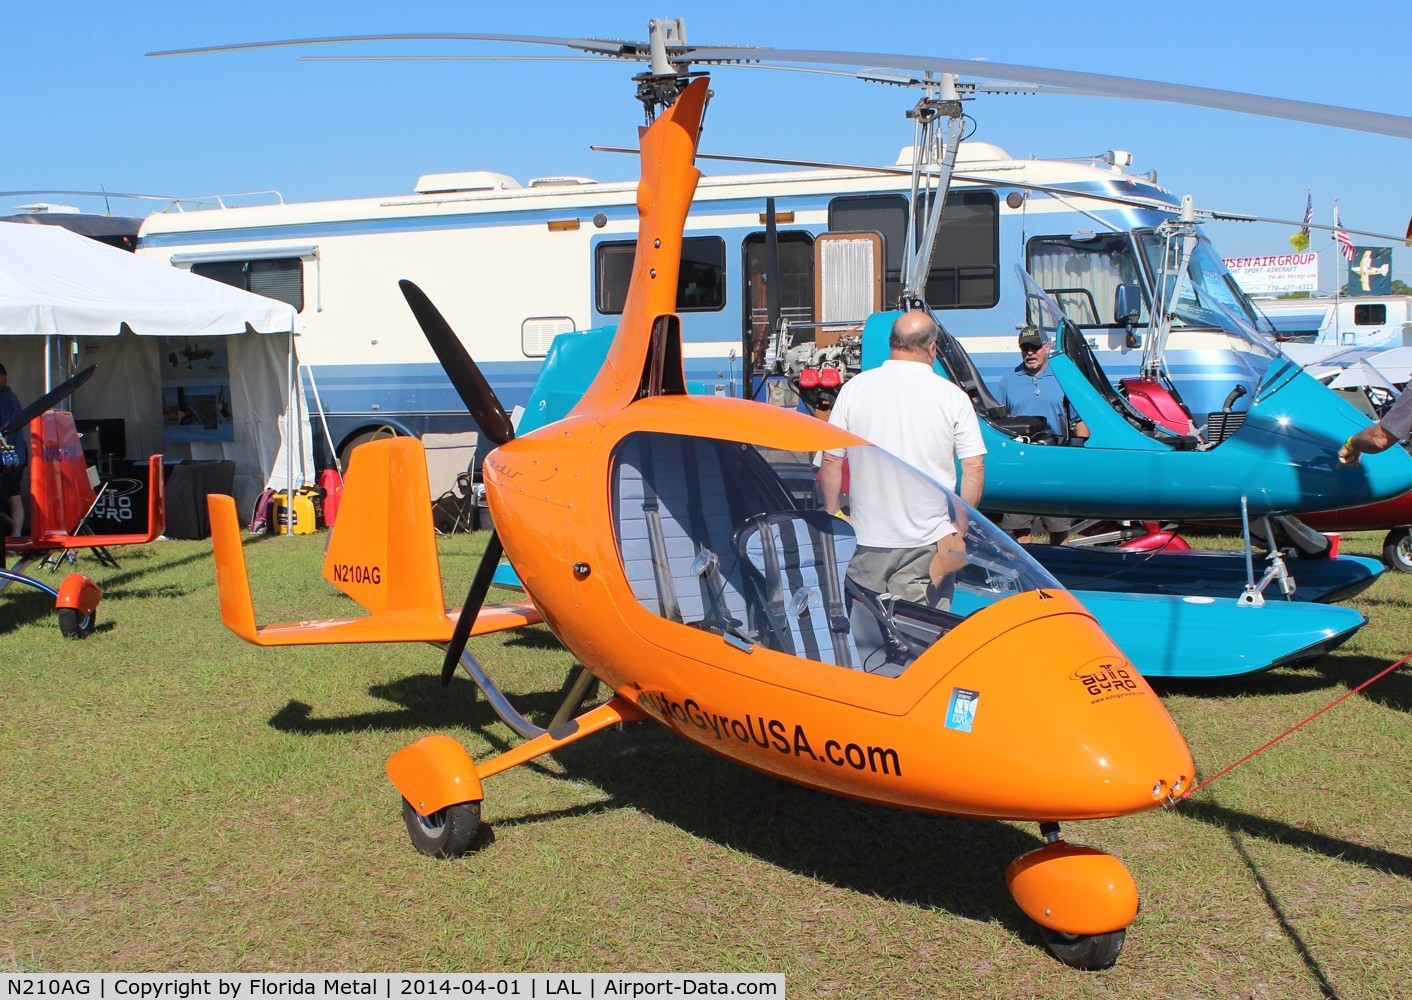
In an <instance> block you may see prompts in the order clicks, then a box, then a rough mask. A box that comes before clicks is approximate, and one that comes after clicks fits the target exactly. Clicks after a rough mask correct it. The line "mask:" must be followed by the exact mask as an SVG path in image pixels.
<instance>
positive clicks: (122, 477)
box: [88, 459, 235, 538]
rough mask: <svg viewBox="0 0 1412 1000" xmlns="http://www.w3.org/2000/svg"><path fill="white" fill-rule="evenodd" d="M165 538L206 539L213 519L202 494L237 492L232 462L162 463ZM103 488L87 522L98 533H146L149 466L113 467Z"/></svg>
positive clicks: (124, 464)
mask: <svg viewBox="0 0 1412 1000" xmlns="http://www.w3.org/2000/svg"><path fill="white" fill-rule="evenodd" d="M162 475H163V478H164V479H165V480H166V492H167V526H166V529H165V531H164V534H165V535H166V536H167V537H168V538H209V537H211V520H210V515H209V514H208V513H207V511H206V495H207V494H209V493H224V494H227V495H229V494H231V493H233V492H234V489H235V463H234V462H233V461H230V460H228V459H217V460H213V461H185V462H166V463H164V464H163V466H162ZM105 482H106V483H107V489H106V490H105V491H104V493H103V496H102V497H101V498H100V499H99V502H98V506H97V508H96V509H95V510H94V511H93V513H92V515H90V517H89V519H88V526H89V527H90V528H91V529H92V530H93V531H95V532H98V533H107V532H112V533H118V532H123V533H135V532H141V531H146V530H147V490H148V482H147V462H146V461H145V460H144V461H141V462H133V461H121V462H114V463H112V472H111V474H110V475H109V476H108V477H107V478H106V479H105Z"/></svg>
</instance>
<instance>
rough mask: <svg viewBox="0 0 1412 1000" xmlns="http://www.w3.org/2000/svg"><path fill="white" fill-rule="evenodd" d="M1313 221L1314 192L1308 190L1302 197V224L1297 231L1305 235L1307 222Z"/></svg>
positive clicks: (1307, 233) (1307, 229) (1306, 233)
mask: <svg viewBox="0 0 1412 1000" xmlns="http://www.w3.org/2000/svg"><path fill="white" fill-rule="evenodd" d="M1313 221H1314V192H1313V191H1310V192H1309V193H1308V194H1307V195H1305V198H1304V225H1302V226H1300V227H1299V231H1300V232H1301V233H1303V234H1304V235H1305V236H1308V235H1309V224H1310V223H1311V222H1313Z"/></svg>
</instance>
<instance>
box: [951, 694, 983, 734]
mask: <svg viewBox="0 0 1412 1000" xmlns="http://www.w3.org/2000/svg"><path fill="white" fill-rule="evenodd" d="M980 700H981V693H980V692H979V691H972V690H970V689H969V688H952V689H951V703H950V704H949V705H947V706H946V728H947V729H955V730H957V731H958V732H962V733H969V732H970V731H971V727H972V726H974V725H975V724H976V706H977V705H979V704H980Z"/></svg>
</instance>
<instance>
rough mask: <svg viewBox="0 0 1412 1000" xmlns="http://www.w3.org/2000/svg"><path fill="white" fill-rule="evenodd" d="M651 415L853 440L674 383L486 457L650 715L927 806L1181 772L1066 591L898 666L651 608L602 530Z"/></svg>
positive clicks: (583, 636) (785, 436)
mask: <svg viewBox="0 0 1412 1000" xmlns="http://www.w3.org/2000/svg"><path fill="white" fill-rule="evenodd" d="M647 429H650V430H652V431H654V432H663V433H679V434H686V435H706V436H711V437H716V438H720V439H724V440H731V441H748V442H750V443H753V444H756V445H759V446H762V447H767V448H779V449H786V450H790V451H796V452H798V451H813V450H817V449H819V448H823V447H839V446H842V445H845V444H858V443H861V442H860V441H859V439H857V438H854V437H852V436H851V435H848V434H846V433H844V432H841V431H838V430H836V429H834V428H832V427H830V426H829V425H827V424H823V423H821V422H819V421H817V420H814V419H812V418H810V417H807V416H803V415H800V414H789V413H781V412H780V411H779V410H778V409H777V408H773V407H768V406H765V405H764V404H756V403H750V402H744V401H740V400H729V399H716V398H710V397H686V396H675V397H656V398H649V399H642V400H639V401H637V402H635V403H633V404H631V405H629V406H627V407H626V408H624V409H622V410H620V411H618V412H617V413H615V414H613V415H612V416H610V417H608V418H606V419H600V418H595V417H592V416H579V417H573V416H571V417H569V418H568V419H566V420H563V421H560V422H559V423H556V424H552V425H549V426H548V427H545V428H543V429H542V430H540V431H538V432H535V433H533V434H530V435H527V436H526V437H523V438H519V439H517V440H514V441H511V442H509V443H508V444H506V445H504V446H502V447H501V448H499V449H497V450H496V451H495V452H493V453H492V454H491V455H490V456H489V457H488V459H487V460H486V463H485V471H484V474H485V482H486V486H487V495H488V497H489V502H490V506H491V511H492V514H493V516H494V519H495V525H496V530H497V531H498V532H499V533H500V536H501V538H502V540H503V541H504V544H505V549H506V552H507V553H508V554H509V556H510V559H511V562H512V563H513V564H514V566H515V567H516V569H517V571H518V572H519V574H520V577H521V579H522V581H523V583H524V585H525V590H526V592H527V593H528V594H529V595H530V596H531V598H533V600H534V601H535V603H536V605H537V607H538V608H539V609H540V610H541V611H542V612H543V614H544V617H545V620H546V621H547V622H548V624H549V625H550V627H551V628H553V630H554V632H555V633H556V635H558V636H559V638H560V639H561V640H562V641H563V642H564V644H565V645H566V646H567V647H568V648H569V649H570V651H571V652H573V654H574V655H575V656H577V657H578V658H579V659H580V660H581V661H582V662H583V663H584V664H585V665H586V666H587V667H588V668H589V669H591V670H592V671H593V672H594V673H595V674H596V675H597V676H599V677H600V678H601V679H603V680H604V681H605V682H606V683H608V684H609V685H611V686H612V688H613V689H614V690H615V691H616V692H617V693H618V694H620V695H622V696H623V697H625V698H627V699H628V700H630V701H632V702H633V703H635V704H636V705H637V706H638V707H639V708H641V709H643V710H644V711H645V712H647V713H648V714H649V715H651V716H653V717H655V718H656V719H658V720H659V721H661V722H662V723H663V724H665V725H667V726H668V727H670V728H672V729H674V730H676V731H677V732H679V733H680V734H681V735H683V736H685V737H686V738H688V739H691V740H693V741H694V742H697V743H700V744H701V745H703V746H705V747H707V748H709V749H711V750H713V751H715V752H717V753H720V754H723V755H724V756H727V757H730V758H732V759H734V760H738V761H740V762H741V763H743V764H747V765H749V766H751V767H755V768H758V769H761V770H764V771H769V772H772V773H775V774H778V775H780V776H782V777H785V778H788V779H790V780H792V781H797V782H800V783H801V784H805V785H811V786H814V787H818V788H823V789H827V790H829V791H832V792H835V793H838V794H842V795H847V796H852V797H855V798H861V799H867V800H870V801H876V802H883V803H887V804H891V805H898V806H904V807H909V808H915V809H922V810H929V811H935V812H946V813H954V814H960V815H967V816H980V817H991V818H1008V819H1037V820H1068V819H1090V818H1097V817H1103V816H1114V815H1121V814H1124V813H1129V812H1134V811H1137V810H1141V809H1147V808H1152V807H1153V806H1156V805H1160V804H1161V803H1162V801H1164V800H1165V799H1166V797H1167V795H1168V794H1169V793H1170V791H1171V787H1172V785H1173V784H1174V783H1176V782H1177V781H1178V780H1180V781H1181V783H1182V787H1185V786H1187V785H1189V783H1190V780H1191V775H1192V760H1191V756H1190V753H1189V752H1188V750H1187V747H1186V744H1185V742H1184V741H1183V739H1182V736H1181V734H1180V732H1179V731H1178V730H1177V727H1176V725H1175V724H1174V723H1173V722H1172V720H1171V717H1170V716H1169V715H1168V714H1167V711H1166V709H1165V708H1164V707H1163V705H1162V703H1161V701H1160V700H1159V699H1158V698H1157V697H1156V695H1155V694H1153V692H1152V690H1151V689H1150V688H1149V687H1148V685H1147V682H1146V681H1145V680H1143V678H1142V677H1141V676H1140V675H1139V674H1138V672H1137V671H1136V670H1135V669H1134V668H1133V667H1132V665H1131V664H1130V663H1129V662H1128V661H1127V659H1126V658H1125V657H1124V656H1123V655H1122V654H1121V653H1120V652H1119V651H1118V649H1117V647H1116V646H1115V645H1114V644H1113V642H1112V640H1111V639H1109V638H1108V637H1107V635H1106V634H1105V633H1104V632H1103V631H1102V629H1101V628H1100V627H1099V626H1098V624H1097V623H1096V622H1095V621H1094V619H1093V618H1092V616H1091V615H1090V614H1089V613H1088V612H1087V611H1085V610H1084V608H1083V607H1082V606H1081V605H1080V604H1079V603H1078V601H1076V600H1075V599H1074V598H1073V597H1072V596H1071V595H1070V594H1068V593H1067V592H1065V591H1044V592H1030V593H1024V594H1019V595H1016V596H1013V597H1010V598H1008V599H1005V600H1002V601H1000V602H998V603H996V604H995V605H993V606H991V607H988V608H985V609H983V610H981V611H978V612H976V613H974V614H973V615H971V616H970V617H969V618H968V619H967V620H966V621H964V622H963V623H962V624H960V625H959V626H957V627H956V628H954V629H953V630H952V631H951V632H949V633H948V634H947V635H945V636H944V637H943V638H942V639H941V640H940V641H938V642H937V643H936V644H935V645H933V646H932V647H931V648H930V649H929V650H928V651H927V652H926V653H924V654H923V655H922V656H921V657H920V658H919V659H917V660H916V662H914V663H913V664H912V665H911V666H910V667H909V668H908V669H907V670H906V672H905V673H903V674H902V676H900V677H896V678H889V677H883V676H878V675H874V674H868V673H864V672H861V671H858V670H850V669H846V668H841V667H836V666H832V665H828V664H823V663H818V662H815V661H813V660H809V659H805V658H801V657H796V656H792V655H789V654H786V653H782V652H777V651H775V650H771V649H768V648H764V647H753V648H751V649H750V650H749V651H746V650H745V649H742V648H739V646H738V645H733V644H732V643H730V642H728V641H726V640H725V639H724V638H723V637H721V636H720V635H716V634H714V633H711V632H707V631H702V630H700V629H697V628H691V627H689V626H687V625H684V624H681V623H680V622H675V621H671V620H669V619H667V618H663V617H661V616H659V615H658V614H656V613H655V612H654V611H652V610H651V609H649V608H648V607H646V606H645V605H643V604H642V603H641V602H640V601H639V600H638V599H637V598H636V597H635V596H634V594H633V592H632V590H631V588H630V586H629V584H628V582H627V580H626V577H625V574H624V570H623V564H622V560H621V557H620V555H619V552H618V548H617V542H616V540H615V538H614V537H613V535H612V533H611V531H610V530H608V528H607V526H609V525H611V524H612V522H613V512H612V509H611V496H610V489H609V483H610V481H611V480H610V474H611V469H610V463H611V456H612V453H613V450H614V447H615V446H616V445H617V444H618V442H620V441H621V440H622V439H623V438H624V437H626V436H627V435H629V434H632V433H635V432H639V431H644V430H647ZM955 688H961V689H964V690H966V691H971V692H976V693H978V695H979V697H978V699H977V701H976V712H975V719H974V724H973V726H972V728H971V730H970V731H969V732H965V731H960V730H957V729H951V728H947V727H946V726H945V724H944V720H945V719H946V717H947V712H948V707H949V702H950V699H951V697H952V692H953V689H955Z"/></svg>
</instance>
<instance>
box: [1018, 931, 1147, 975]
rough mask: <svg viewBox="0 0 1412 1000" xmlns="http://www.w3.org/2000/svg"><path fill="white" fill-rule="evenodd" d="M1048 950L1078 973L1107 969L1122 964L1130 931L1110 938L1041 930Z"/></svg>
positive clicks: (1121, 932) (1107, 935)
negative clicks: (1120, 954)
mask: <svg viewBox="0 0 1412 1000" xmlns="http://www.w3.org/2000/svg"><path fill="white" fill-rule="evenodd" d="M1039 930H1040V933H1041V934H1043V935H1044V946H1045V947H1046V948H1048V949H1049V951H1050V953H1051V954H1052V955H1053V956H1054V957H1055V958H1057V959H1059V961H1061V962H1063V963H1064V964H1065V965H1067V966H1070V967H1071V968H1074V969H1106V968H1108V967H1109V966H1110V965H1112V964H1113V963H1114V962H1116V961H1117V960H1118V955H1119V953H1120V952H1122V950H1123V939H1124V938H1126V937H1127V934H1128V932H1127V930H1126V929H1124V930H1121V931H1109V932H1108V933H1107V934H1065V933H1063V932H1062V931H1052V930H1050V929H1049V928H1048V927H1041V928H1040V929H1039Z"/></svg>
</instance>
